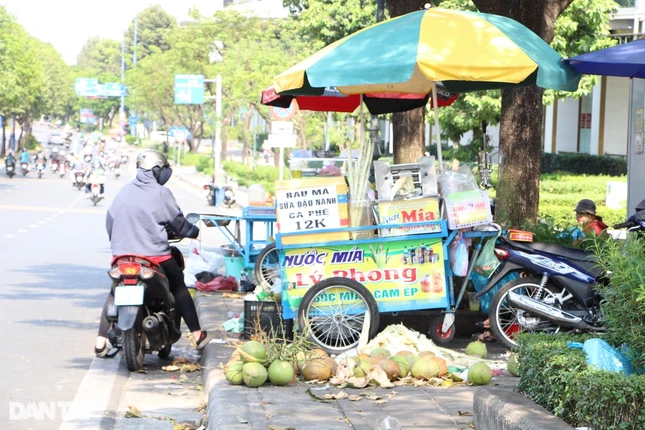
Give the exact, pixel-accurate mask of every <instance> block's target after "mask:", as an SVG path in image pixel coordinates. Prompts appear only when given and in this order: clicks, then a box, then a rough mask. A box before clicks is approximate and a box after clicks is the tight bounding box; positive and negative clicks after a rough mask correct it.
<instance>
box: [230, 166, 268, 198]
mask: <svg viewBox="0 0 645 430" xmlns="http://www.w3.org/2000/svg"><path fill="white" fill-rule="evenodd" d="M224 170H225V171H226V173H227V174H229V175H231V176H232V177H233V178H235V179H236V180H237V183H238V184H239V185H242V186H247V187H248V186H249V185H253V184H262V185H264V189H265V190H266V191H268V192H270V193H273V192H275V181H277V180H278V178H279V175H280V171H279V169H278V168H277V167H272V166H255V168H254V169H251V168H250V167H249V166H247V165H246V164H243V163H239V162H237V161H225V162H224Z"/></svg>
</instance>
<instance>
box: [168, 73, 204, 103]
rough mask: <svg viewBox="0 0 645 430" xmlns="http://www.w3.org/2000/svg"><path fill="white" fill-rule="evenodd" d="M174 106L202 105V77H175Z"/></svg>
mask: <svg viewBox="0 0 645 430" xmlns="http://www.w3.org/2000/svg"><path fill="white" fill-rule="evenodd" d="M175 104H184V105H201V104H204V75H175Z"/></svg>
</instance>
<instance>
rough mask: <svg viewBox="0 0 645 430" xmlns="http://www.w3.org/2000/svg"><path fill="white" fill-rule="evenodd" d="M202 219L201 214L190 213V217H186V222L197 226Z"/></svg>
mask: <svg viewBox="0 0 645 430" xmlns="http://www.w3.org/2000/svg"><path fill="white" fill-rule="evenodd" d="M200 218H201V217H200V216H199V214H195V213H189V214H188V215H186V220H187V221H188V222H189V223H191V224H197V223H198V222H199V220H200Z"/></svg>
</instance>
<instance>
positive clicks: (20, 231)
mask: <svg viewBox="0 0 645 430" xmlns="http://www.w3.org/2000/svg"><path fill="white" fill-rule="evenodd" d="M18 233H27V230H25V229H24V228H21V229H20V230H18Z"/></svg>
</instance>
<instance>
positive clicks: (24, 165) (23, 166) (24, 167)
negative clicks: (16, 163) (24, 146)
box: [20, 163, 29, 176]
mask: <svg viewBox="0 0 645 430" xmlns="http://www.w3.org/2000/svg"><path fill="white" fill-rule="evenodd" d="M20 172H21V173H22V176H25V175H26V174H27V173H28V172H29V164H27V163H20Z"/></svg>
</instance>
